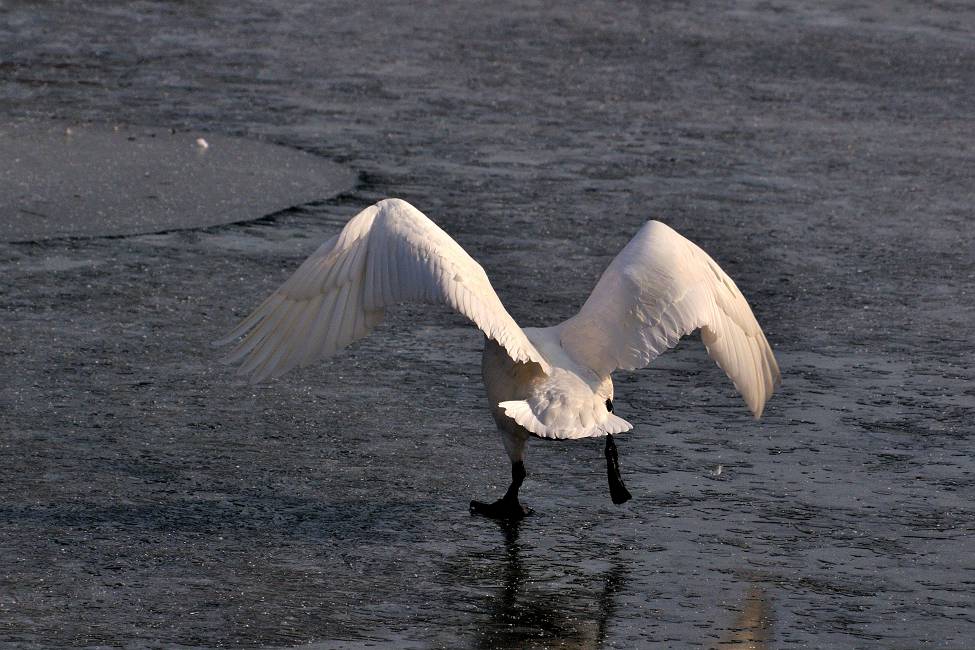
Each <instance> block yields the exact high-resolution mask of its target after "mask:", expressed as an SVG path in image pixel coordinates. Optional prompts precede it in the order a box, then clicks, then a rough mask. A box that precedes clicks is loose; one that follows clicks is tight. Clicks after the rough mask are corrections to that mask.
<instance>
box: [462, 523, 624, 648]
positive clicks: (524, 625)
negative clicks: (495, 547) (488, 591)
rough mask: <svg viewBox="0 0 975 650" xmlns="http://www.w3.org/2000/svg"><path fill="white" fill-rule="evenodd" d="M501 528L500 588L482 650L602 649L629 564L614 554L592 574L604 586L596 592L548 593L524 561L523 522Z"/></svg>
mask: <svg viewBox="0 0 975 650" xmlns="http://www.w3.org/2000/svg"><path fill="white" fill-rule="evenodd" d="M499 525H500V526H501V530H502V532H503V533H504V549H505V553H504V565H503V567H502V569H501V570H502V575H501V578H502V582H501V588H500V590H499V591H498V592H497V593H496V594H495V595H494V596H493V597H492V599H491V601H490V602H489V603H488V605H487V607H486V609H487V610H488V611H489V613H490V614H489V618H488V619H487V620H486V621H484V622H483V623H482V625H481V627H480V629H478V631H477V632H478V636H479V640H478V644H477V647H480V648H525V647H532V648H555V647H558V648H599V647H601V646H602V643H603V639H604V638H605V636H606V631H607V626H608V624H609V622H610V621H611V620H612V619H613V616H614V614H615V611H616V601H617V596H618V594H619V593H620V591H621V590H622V589H623V587H624V585H625V583H626V578H627V574H628V573H629V569H628V568H627V566H626V564H624V563H623V562H622V560H621V559H620V558H619V557H616V556H613V557H612V558H611V562H612V565H611V566H610V568H609V569H608V570H606V571H605V572H603V573H601V574H597V575H596V576H593V577H596V578H598V580H597V584H600V585H601V587H600V588H599V589H598V591H596V592H590V593H589V594H586V593H580V592H579V591H578V590H575V589H573V590H567V591H563V590H560V591H557V592H551V591H543V590H542V589H540V588H538V587H537V586H536V584H535V578H534V577H533V574H534V572H533V570H532V567H531V566H528V565H526V564H525V563H524V562H523V561H522V557H521V546H520V544H519V543H518V530H519V525H520V522H504V523H500V524H499Z"/></svg>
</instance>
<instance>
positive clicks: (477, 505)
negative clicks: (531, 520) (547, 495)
mask: <svg viewBox="0 0 975 650" xmlns="http://www.w3.org/2000/svg"><path fill="white" fill-rule="evenodd" d="M526 475H527V472H525V463H524V462H523V461H520V460H518V461H515V462H513V463H511V485H509V486H508V491H507V492H505V493H504V496H503V497H501V498H500V499H498V500H497V501H495V502H494V503H485V502H483V501H471V514H475V515H484V516H485V517H491V518H493V519H521V518H522V517H525V516H527V515H530V514H531V513H532V511H531V509H530V508H526V507H525V506H523V505H521V503H519V502H518V490H519V488H521V484H522V483H523V482H524V481H525V476H526Z"/></svg>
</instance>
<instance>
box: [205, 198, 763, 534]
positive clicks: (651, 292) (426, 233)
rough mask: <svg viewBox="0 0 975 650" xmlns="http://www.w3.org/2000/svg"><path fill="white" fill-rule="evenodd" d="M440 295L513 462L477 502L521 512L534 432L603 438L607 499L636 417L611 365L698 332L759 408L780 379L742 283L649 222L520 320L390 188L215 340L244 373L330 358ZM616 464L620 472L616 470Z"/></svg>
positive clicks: (645, 360) (255, 375)
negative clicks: (574, 290)
mask: <svg viewBox="0 0 975 650" xmlns="http://www.w3.org/2000/svg"><path fill="white" fill-rule="evenodd" d="M404 301H415V302H428V303H446V304H448V305H450V306H451V307H453V308H454V309H456V310H457V311H459V312H461V313H462V314H464V315H465V316H467V317H468V318H470V319H471V320H472V321H474V323H475V324H476V325H477V326H478V327H479V328H480V329H481V330H482V331H483V332H484V334H485V347H484V354H483V357H482V374H483V378H484V384H485V386H486V388H487V395H488V401H489V405H490V407H491V412H492V414H493V416H494V418H495V421H496V422H497V425H498V429H499V430H500V431H501V433H502V440H503V442H504V446H505V449H506V451H507V452H508V456H509V458H510V459H511V462H512V485H511V488H509V490H508V493H507V494H506V495H505V497H503V498H502V499H500V500H499V501H497V502H495V503H493V504H483V503H479V502H474V503H473V504H472V509H473V510H476V511H478V512H482V513H484V514H488V515H492V516H520V515H521V514H523V513H524V512H525V510H524V509H523V508H522V507H521V506H520V504H518V500H517V493H518V488H519V487H520V485H521V481H522V479H523V478H524V453H525V445H526V442H527V440H528V439H529V438H530V437H531V436H533V435H534V436H538V437H542V438H552V439H559V440H562V439H574V438H586V437H594V436H607V461H608V463H609V465H608V467H609V475H610V476H609V479H610V488H611V492H612V494H613V499H614V501H616V502H621V501H622V500H625V499H627V498H629V494H628V493H626V491H625V488H623V486H622V482H621V481H620V480H619V475H618V469H614V468H615V466H616V449H615V445H614V444H613V442H612V434H617V433H622V432H624V431H628V430H630V429H631V428H632V425H631V424H630V423H629V422H627V421H626V420H624V419H622V418H620V417H618V416H617V415H616V414H614V413H613V406H612V399H613V382H612V380H611V378H610V374H611V373H612V372H613V371H615V370H618V369H626V370H630V369H636V368H641V367H644V366H646V365H648V364H649V363H650V361H652V360H653V359H654V358H655V357H656V356H657V355H658V354H660V353H661V352H663V351H664V350H666V349H667V348H669V347H673V346H674V345H675V344H676V343H677V340H678V339H679V338H680V337H681V336H683V335H685V334H688V333H690V332H692V331H694V330H696V329H699V328H700V329H701V330H702V340H703V341H704V343H705V345H706V346H707V347H708V351H709V352H710V354H711V356H712V357H713V358H714V359H715V361H717V362H718V364H719V365H720V366H721V367H722V368H723V369H724V370H725V371H726V372H727V373H728V375H729V376H730V377H731V379H732V380H733V381H734V383H735V386H736V387H737V388H738V390H739V392H741V393H742V395H743V397H744V398H745V401H746V403H747V404H748V406H749V407H750V409H751V410H752V412H753V413H754V415H755V416H756V417H758V416H760V415H761V412H762V408H763V407H764V404H765V402H766V400H767V399H768V398H769V397H770V396H771V394H772V392H773V391H774V390H775V388H776V386H777V385H778V383H779V370H778V365H777V364H776V362H775V357H774V356H773V355H772V351H771V348H770V347H769V345H768V343H767V341H766V340H765V335H764V334H763V333H762V330H761V328H760V327H759V326H758V323H757V322H756V321H755V317H754V316H753V315H752V313H751V309H750V308H749V306H748V303H747V302H746V301H745V299H744V297H742V295H741V293H740V292H739V291H738V288H737V287H736V286H735V284H734V282H732V280H731V278H729V277H728V276H727V275H726V274H725V273H724V272H723V271H722V270H721V269H720V267H718V265H717V264H716V263H715V262H714V260H712V259H711V258H710V257H709V256H708V255H707V254H706V253H704V251H702V250H701V249H700V248H698V247H697V246H696V245H694V244H693V243H692V242H690V241H688V240H687V239H685V238H683V237H681V236H680V235H679V234H677V233H676V232H675V231H673V230H672V229H670V228H669V227H667V226H665V225H664V224H662V223H659V222H656V221H650V222H647V224H646V225H645V226H644V227H643V228H642V229H641V230H640V231H639V232H638V233H637V235H636V236H635V237H634V238H633V239H632V240H631V241H630V243H629V244H627V246H626V247H625V248H624V249H623V251H621V252H620V254H619V255H618V256H617V257H616V259H615V260H613V262H612V263H611V264H610V266H609V267H608V268H607V269H606V271H605V272H604V273H603V275H602V277H601V278H600V280H599V282H598V284H597V285H596V288H595V289H594V290H593V292H592V294H591V295H590V297H589V299H588V300H587V301H586V303H585V305H583V307H582V309H581V310H580V311H579V313H578V314H576V315H575V316H573V317H572V318H570V319H568V320H566V321H564V322H563V323H559V324H557V325H554V326H552V327H545V328H524V329H522V328H520V327H518V325H517V324H516V323H515V321H514V319H512V318H511V316H510V315H509V314H508V313H507V311H505V309H504V307H503V305H501V302H500V300H499V299H498V297H497V295H496V294H495V292H494V289H493V288H492V287H491V284H490V281H489V280H488V278H487V275H486V274H485V273H484V270H483V269H482V268H481V267H480V265H478V264H477V263H476V262H475V261H474V260H473V259H472V258H471V257H470V256H469V255H467V253H466V252H465V251H464V250H463V249H462V248H461V247H460V246H459V245H458V244H457V243H456V242H454V240H453V239H451V238H450V237H449V236H448V235H447V234H446V233H444V232H443V231H442V230H440V228H438V227H437V226H436V225H435V224H434V223H433V222H432V221H430V220H429V219H427V218H426V217H425V216H424V215H423V214H422V213H421V212H420V211H419V210H417V209H416V208H414V207H413V206H411V205H410V204H408V203H406V202H405V201H401V200H399V199H387V200H385V201H380V202H379V203H377V204H376V205H373V206H370V207H369V208H366V209H365V210H363V211H362V212H360V213H359V214H358V215H356V216H355V217H354V218H353V219H352V220H351V221H349V223H348V224H347V225H346V226H345V228H343V230H342V232H341V233H339V234H338V235H336V236H335V237H333V238H331V239H330V240H328V241H327V242H325V243H324V244H323V245H322V246H321V247H320V248H319V249H318V250H317V251H316V252H315V253H314V254H312V255H311V256H310V257H309V258H308V259H307V260H306V261H305V262H304V264H302V265H301V267H300V268H299V269H298V270H297V271H296V272H295V274H294V275H293V276H292V277H291V278H290V279H289V280H288V281H287V282H285V283H284V284H283V285H282V286H281V287H280V288H279V289H278V290H277V291H275V292H274V293H273V294H272V295H271V296H270V297H269V298H268V299H267V300H266V301H265V302H264V303H263V304H262V305H261V306H260V307H258V308H257V309H256V310H255V311H254V313H252V314H251V315H250V316H249V317H248V318H246V319H245V320H244V321H243V322H242V323H241V324H240V325H238V326H237V328H235V329H234V330H233V331H232V332H231V333H230V335H229V336H228V337H227V338H226V339H224V340H223V341H221V343H229V342H231V341H235V340H237V339H238V338H239V337H243V338H242V339H241V340H240V341H238V342H237V345H236V347H235V349H234V350H233V351H232V352H231V353H230V354H229V355H228V357H227V360H228V361H230V362H241V368H240V371H239V372H240V373H241V374H245V375H249V376H250V377H251V379H252V381H260V380H262V379H264V378H266V377H270V376H279V375H281V374H283V373H284V372H287V371H288V370H289V369H291V368H293V367H295V366H297V365H306V364H308V363H311V362H312V361H315V360H316V359H319V358H322V357H326V356H330V355H332V354H334V353H335V352H337V351H338V350H340V349H341V348H343V347H345V346H346V345H348V344H349V343H351V342H352V341H354V340H357V339H359V338H362V337H363V336H366V335H367V334H368V333H369V331H370V330H371V329H372V328H373V327H374V326H375V325H376V324H377V323H378V322H379V321H380V320H382V318H383V315H384V310H385V308H386V307H388V306H391V305H394V304H396V303H399V302H404ZM614 472H615V475H614Z"/></svg>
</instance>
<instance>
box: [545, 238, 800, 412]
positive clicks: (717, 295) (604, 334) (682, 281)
mask: <svg viewBox="0 0 975 650" xmlns="http://www.w3.org/2000/svg"><path fill="white" fill-rule="evenodd" d="M698 328H700V329H701V339H702V340H703V341H704V344H705V345H706V346H707V349H708V353H709V354H710V355H711V358H712V359H714V360H715V362H717V364H718V365H719V366H720V367H721V368H722V369H723V370H724V371H725V372H726V373H727V374H728V376H729V377H730V378H731V380H732V381H733V382H734V384H735V387H736V388H737V389H738V392H739V393H741V395H742V397H744V399H745V403H746V404H748V408H749V409H750V410H751V411H752V413H753V414H754V415H755V417H760V416H761V414H762V409H763V408H764V406H765V402H766V401H767V400H768V398H769V397H771V395H772V393H773V392H774V391H775V389H776V388H777V387H778V386H779V383H780V382H781V376H780V374H779V366H778V363H776V361H775V356H774V355H773V354H772V349H771V348H770V347H769V344H768V341H767V340H766V339H765V334H764V333H763V332H762V328H761V327H760V326H759V324H758V322H757V321H756V320H755V316H754V315H753V314H752V310H751V308H750V307H749V306H748V302H747V301H746V300H745V297H744V296H742V295H741V292H740V291H739V290H738V287H737V286H735V283H734V282H733V281H732V280H731V278H729V277H728V275H727V274H726V273H725V272H724V271H722V270H721V268H720V267H719V266H718V264H717V263H716V262H715V261H714V260H713V259H711V257H710V256H709V255H708V254H707V253H705V252H704V251H703V250H701V249H700V248H698V246H697V245H695V244H694V243H693V242H691V241H690V240H688V239H685V238H684V237H682V236H681V235H680V234H678V233H677V232H676V231H674V230H673V229H671V228H669V227H668V226H666V225H664V224H662V223H660V222H659V221H649V222H647V224H646V225H644V226H643V228H641V229H640V232H638V233H637V234H636V236H635V237H633V239H632V240H631V241H630V243H628V244H627V245H626V247H625V248H624V249H623V250H622V251H620V253H619V255H617V256H616V259H614V260H613V261H612V263H611V264H610V265H609V267H607V269H606V270H605V271H604V272H603V275H602V277H601V278H600V279H599V282H598V283H597V284H596V288H595V289H593V292H592V294H591V295H590V296H589V299H588V300H586V303H585V304H584V305H583V306H582V309H581V310H579V313H578V314H576V315H575V316H573V317H572V318H570V319H569V320H567V321H566V322H565V323H563V324H562V331H561V342H562V347H563V348H565V350H566V351H567V352H568V353H569V355H570V356H571V357H572V358H574V359H575V360H576V361H578V362H579V363H582V364H584V365H586V366H588V367H589V368H591V369H592V370H594V371H596V372H597V373H598V374H600V375H603V376H608V375H609V374H610V373H611V372H613V371H614V370H617V369H620V370H634V369H636V368H643V367H646V366H647V365H649V364H650V362H651V361H653V359H654V358H656V357H657V356H658V355H659V354H660V353H662V352H663V351H664V350H666V349H668V348H672V347H674V346H675V345H677V341H678V340H679V339H680V337H682V336H684V335H685V334H690V333H691V332H693V331H694V330H696V329H698Z"/></svg>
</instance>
